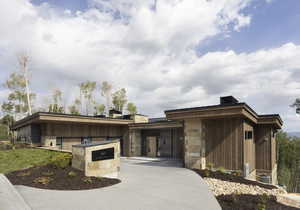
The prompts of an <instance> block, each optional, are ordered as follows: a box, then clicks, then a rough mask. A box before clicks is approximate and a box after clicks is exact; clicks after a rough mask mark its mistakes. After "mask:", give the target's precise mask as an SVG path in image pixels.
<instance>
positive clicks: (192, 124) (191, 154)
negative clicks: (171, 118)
mask: <svg viewBox="0 0 300 210" xmlns="http://www.w3.org/2000/svg"><path fill="white" fill-rule="evenodd" d="M184 135H185V140H184V148H185V156H184V162H185V167H186V168H195V169H204V168H205V167H206V166H205V165H206V160H205V140H204V133H203V129H202V121H201V119H186V120H185V121H184Z"/></svg>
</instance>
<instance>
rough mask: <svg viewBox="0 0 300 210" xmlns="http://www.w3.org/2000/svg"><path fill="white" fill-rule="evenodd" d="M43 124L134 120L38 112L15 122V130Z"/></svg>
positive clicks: (116, 122)
mask: <svg viewBox="0 0 300 210" xmlns="http://www.w3.org/2000/svg"><path fill="white" fill-rule="evenodd" d="M41 122H64V123H66V122H67V123H90V124H114V125H127V124H129V123H132V122H133V120H129V119H121V118H111V117H95V116H89V115H75V114H63V113H49V112H37V113H34V114H32V115H30V116H27V117H25V118H23V119H21V120H19V121H17V122H15V123H14V125H13V129H17V128H19V127H23V126H25V125H28V124H32V123H41Z"/></svg>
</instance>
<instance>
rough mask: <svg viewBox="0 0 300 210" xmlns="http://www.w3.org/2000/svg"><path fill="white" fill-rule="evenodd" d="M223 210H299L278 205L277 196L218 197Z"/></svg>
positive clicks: (245, 195)
mask: <svg viewBox="0 0 300 210" xmlns="http://www.w3.org/2000/svg"><path fill="white" fill-rule="evenodd" d="M216 198H217V200H218V202H219V204H220V205H221V207H222V209H223V210H260V209H261V210H299V209H298V208H294V207H290V206H286V205H283V204H281V203H278V202H277V200H276V197H275V196H268V198H267V199H262V196H261V195H248V194H241V195H232V194H231V195H220V196H217V197H216Z"/></svg>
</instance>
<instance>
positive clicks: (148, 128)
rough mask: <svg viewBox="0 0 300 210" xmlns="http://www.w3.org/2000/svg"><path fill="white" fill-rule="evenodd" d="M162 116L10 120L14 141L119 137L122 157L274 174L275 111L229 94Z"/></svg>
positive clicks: (49, 143)
mask: <svg viewBox="0 0 300 210" xmlns="http://www.w3.org/2000/svg"><path fill="white" fill-rule="evenodd" d="M165 114H166V117H165V118H156V119H148V117H147V116H144V115H122V114H121V113H119V112H116V111H111V112H110V117H105V116H82V115H69V114H56V113H42V112H39V113H35V114H33V115H31V116H28V117H26V118H24V119H22V120H20V121H18V122H16V123H15V125H14V127H13V129H14V130H16V131H17V141H21V142H23V141H26V142H28V143H31V144H33V145H36V146H43V147H54V148H57V149H62V150H71V148H72V145H74V144H82V143H88V142H91V141H92V142H95V141H102V140H109V139H120V141H121V154H122V155H124V156H147V157H168V158H176V159H181V160H182V161H183V163H184V165H185V167H187V168H196V169H204V168H206V167H207V165H208V164H209V165H212V166H213V167H215V168H217V167H224V168H225V169H227V170H232V171H240V172H241V173H242V174H243V175H244V176H245V177H249V178H254V179H255V178H256V176H260V175H266V176H269V177H270V179H271V181H272V183H276V182H277V180H276V177H277V164H276V162H277V149H276V141H275V135H276V132H277V130H278V129H281V127H282V124H283V122H282V120H281V118H280V116H279V115H276V114H274V115H258V114H257V113H256V112H255V111H254V110H253V109H251V107H249V106H248V105H247V104H246V103H240V102H238V101H237V100H236V99H235V98H234V97H232V96H227V97H221V98H220V104H219V105H215V106H205V107H194V108H184V109H175V110H167V111H165Z"/></svg>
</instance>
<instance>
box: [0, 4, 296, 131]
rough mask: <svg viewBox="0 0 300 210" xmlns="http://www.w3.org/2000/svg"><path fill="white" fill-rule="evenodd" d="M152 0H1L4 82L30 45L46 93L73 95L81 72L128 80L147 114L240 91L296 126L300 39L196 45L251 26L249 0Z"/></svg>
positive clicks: (120, 82) (37, 84) (123, 83)
mask: <svg viewBox="0 0 300 210" xmlns="http://www.w3.org/2000/svg"><path fill="white" fill-rule="evenodd" d="M154 2H155V1H152V0H151V1H150V0H149V1H147V0H117V1H106V0H105V1H104V0H93V1H90V4H91V5H90V8H89V9H88V10H87V11H84V12H83V11H81V12H80V11H78V12H75V13H72V12H70V11H68V10H60V9H57V8H53V7H51V5H48V4H43V5H41V6H34V5H32V4H31V3H30V2H29V1H28V0H10V1H1V3H0V25H1V28H0V54H1V57H0V66H2V64H1V63H3V65H5V68H1V69H7V70H5V72H3V74H2V72H1V77H0V80H1V81H0V82H3V80H4V79H5V77H6V76H7V74H8V71H15V70H16V64H15V60H14V56H15V54H16V53H17V52H18V51H20V50H24V49H26V50H28V51H29V52H30V55H31V58H32V60H31V71H32V74H33V78H32V81H33V82H32V89H33V90H34V91H35V92H38V93H39V94H40V96H41V97H40V98H41V99H40V101H39V103H43V101H44V100H45V99H44V98H45V97H46V96H48V95H49V92H50V90H51V89H52V88H54V87H60V88H61V89H63V90H64V92H65V93H66V97H67V98H66V101H67V102H71V101H72V100H73V99H74V97H75V95H76V92H77V91H74V86H76V84H78V83H79V82H81V81H84V80H96V81H98V82H101V81H103V80H108V81H111V82H113V84H114V86H115V87H116V88H118V87H126V88H127V89H128V92H129V98H130V100H131V101H134V102H136V103H137V104H138V107H139V108H140V111H141V112H142V113H145V114H150V115H153V116H155V115H156V116H158V115H162V114H163V110H165V109H169V108H176V107H177V108H179V107H188V106H199V105H207V104H212V103H218V97H219V96H220V95H227V94H233V95H236V96H237V97H239V98H240V99H242V100H245V101H247V102H249V103H250V105H253V106H254V108H256V109H257V111H258V112H263V113H273V112H279V113H280V114H282V116H283V117H284V118H285V119H286V121H287V126H288V127H287V128H289V127H290V128H291V129H296V126H295V122H296V121H295V120H291V119H292V118H291V115H292V111H291V109H289V107H288V105H289V104H290V103H292V100H293V99H294V98H295V97H297V96H299V95H300V80H299V79H298V78H299V70H300V61H299V60H300V59H299V56H300V47H299V46H297V45H294V44H292V43H289V44H286V45H284V46H281V47H278V48H274V49H269V50H261V51H257V52H253V53H249V54H246V53H241V54H237V53H235V52H234V51H226V52H210V53H207V54H206V55H203V56H202V57H197V56H196V54H195V46H196V45H198V44H200V45H201V43H202V42H203V41H204V40H206V39H207V38H210V37H212V36H217V35H224V33H227V32H228V31H230V30H240V29H241V28H242V27H246V26H248V25H249V24H250V23H251V17H250V16H246V15H245V14H244V13H243V9H244V8H246V7H247V6H248V5H249V4H251V1H250V0H246V1H245V0H218V1H213V0H211V1H207V0H180V1H179V0H175V1H174V0H160V1H157V4H156V5H154ZM15 11H18V12H15ZM12 14H13V15H12ZM3 52H5V53H3ZM1 71H2V70H1ZM2 75H3V76H2ZM296 75H298V77H297V76H296ZM97 94H98V96H99V95H100V93H97ZM0 100H1V98H0ZM293 119H294V118H293Z"/></svg>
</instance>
